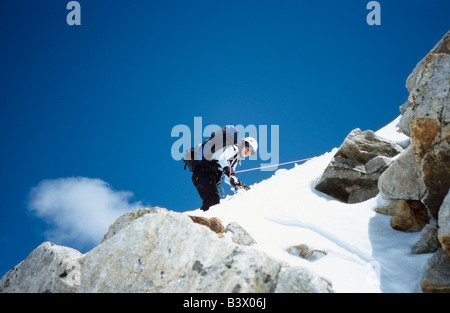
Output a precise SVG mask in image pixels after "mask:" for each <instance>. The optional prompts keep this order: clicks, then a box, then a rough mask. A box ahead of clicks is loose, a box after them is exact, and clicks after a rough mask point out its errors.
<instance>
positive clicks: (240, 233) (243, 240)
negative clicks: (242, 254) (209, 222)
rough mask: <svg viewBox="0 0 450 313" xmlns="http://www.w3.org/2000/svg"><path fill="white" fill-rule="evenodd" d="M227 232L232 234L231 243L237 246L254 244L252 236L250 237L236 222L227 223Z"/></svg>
mask: <svg viewBox="0 0 450 313" xmlns="http://www.w3.org/2000/svg"><path fill="white" fill-rule="evenodd" d="M227 230H228V231H229V232H230V233H232V234H233V236H232V240H233V242H235V243H237V244H239V245H244V246H251V245H253V244H255V243H256V241H255V240H254V239H253V238H252V236H250V234H249V233H248V232H247V231H246V230H245V229H244V228H243V227H242V226H241V225H239V224H238V223H236V222H231V223H229V224H228V225H227Z"/></svg>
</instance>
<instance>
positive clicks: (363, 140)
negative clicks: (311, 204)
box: [315, 129, 403, 203]
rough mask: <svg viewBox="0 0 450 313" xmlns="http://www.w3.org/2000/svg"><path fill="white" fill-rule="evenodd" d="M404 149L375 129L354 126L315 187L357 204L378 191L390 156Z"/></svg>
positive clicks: (339, 198) (344, 200)
mask: <svg viewBox="0 0 450 313" xmlns="http://www.w3.org/2000/svg"><path fill="white" fill-rule="evenodd" d="M402 150H403V148H402V147H400V146H399V145H398V144H396V143H394V142H392V141H389V140H386V139H384V138H381V137H379V136H377V135H376V134H375V133H374V132H373V131H371V130H367V131H364V132H362V131H361V130H360V129H354V130H353V131H352V132H350V134H349V135H348V136H347V137H346V138H345V140H344V142H343V143H342V145H341V146H340V147H339V149H338V151H337V152H336V154H335V156H334V158H333V159H332V160H331V162H330V164H329V165H328V166H327V168H326V169H325V171H324V173H323V174H322V177H321V178H320V180H319V182H318V183H317V184H316V186H315V188H316V189H317V190H319V191H321V192H323V193H325V194H328V195H330V196H332V197H334V198H336V199H338V200H341V201H343V202H346V203H357V202H362V201H365V200H367V199H370V198H372V197H374V196H376V195H377V194H378V178H379V176H380V174H381V173H382V172H383V171H384V170H385V169H386V168H387V167H388V165H389V164H390V160H389V158H391V157H393V156H395V155H397V154H399V153H400V152H401V151H402Z"/></svg>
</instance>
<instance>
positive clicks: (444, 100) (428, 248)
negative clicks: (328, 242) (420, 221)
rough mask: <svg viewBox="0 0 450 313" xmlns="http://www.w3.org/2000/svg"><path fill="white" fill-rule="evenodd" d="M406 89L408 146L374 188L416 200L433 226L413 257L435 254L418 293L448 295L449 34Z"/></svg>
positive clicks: (403, 120) (404, 114)
mask: <svg viewBox="0 0 450 313" xmlns="http://www.w3.org/2000/svg"><path fill="white" fill-rule="evenodd" d="M406 88H407V89H408V91H409V92H410V94H409V97H408V100H407V101H406V102H405V103H404V104H403V105H402V106H401V107H400V112H401V113H402V117H401V119H400V123H399V128H400V129H401V130H402V132H403V133H405V134H406V135H408V136H410V137H411V146H410V148H408V149H407V150H405V151H404V152H403V154H402V155H401V156H400V157H398V158H397V159H396V160H395V161H394V162H393V163H392V165H391V166H390V167H389V168H388V169H387V170H386V171H385V172H384V173H383V174H382V175H381V177H380V179H379V184H378V186H379V189H380V192H381V195H382V196H383V198H385V199H391V200H398V199H408V200H417V201H420V202H421V203H423V204H424V205H425V207H426V209H427V213H428V215H429V216H430V217H432V218H433V219H434V220H436V221H437V227H436V226H432V225H430V226H427V227H426V228H425V229H424V231H423V233H422V237H421V239H420V240H419V242H418V243H417V244H416V245H415V246H414V247H413V252H414V253H427V252H434V251H436V252H435V254H434V255H433V257H432V258H431V260H430V262H429V264H428V269H427V272H426V274H425V276H424V278H423V280H422V283H421V288H422V291H424V292H450V212H449V211H450V208H449V206H450V204H449V202H450V197H449V196H448V193H449V188H450V32H448V33H447V34H446V35H445V36H444V37H443V38H442V39H441V40H440V41H439V42H438V44H437V45H436V46H435V47H434V48H433V49H432V50H431V51H430V53H428V54H427V55H426V56H425V57H424V58H423V59H422V60H421V61H420V62H419V63H418V64H417V66H416V67H415V68H414V70H413V71H412V73H411V74H410V75H409V77H408V79H407V81H406ZM398 201H405V200H398ZM441 247H442V249H441Z"/></svg>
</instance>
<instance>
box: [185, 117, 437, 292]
mask: <svg viewBox="0 0 450 313" xmlns="http://www.w3.org/2000/svg"><path fill="white" fill-rule="evenodd" d="M397 123H398V118H397V119H395V120H394V121H393V122H392V123H390V124H388V125H387V126H386V127H384V128H382V129H380V130H379V131H378V132H376V134H377V135H379V136H382V137H384V138H386V139H389V140H392V141H395V142H402V141H405V140H409V138H408V137H407V136H405V135H403V134H401V133H399V132H398V129H397ZM335 152H336V149H333V151H331V152H328V153H325V154H323V155H322V156H319V157H316V158H314V159H312V160H310V161H308V162H306V163H304V164H301V165H296V166H295V167H294V168H292V169H279V170H278V171H276V172H275V173H274V175H273V176H272V177H271V178H269V179H267V180H265V181H262V182H260V183H257V184H254V185H253V186H251V190H249V191H247V192H239V193H237V194H235V195H233V196H228V197H227V198H226V199H224V200H222V202H221V204H219V205H217V206H214V207H212V208H211V209H210V210H209V211H207V212H202V211H200V210H195V211H191V212H186V214H190V215H199V216H205V217H218V218H219V219H221V220H222V222H223V224H224V225H226V224H228V223H229V222H237V223H239V224H240V225H241V226H243V227H244V228H245V229H246V230H247V231H248V232H249V233H250V235H251V236H252V237H253V238H254V239H255V240H256V242H257V244H256V245H255V246H254V247H255V248H256V249H259V250H261V251H264V252H266V253H268V254H269V255H272V256H274V257H277V258H279V259H282V260H284V261H286V262H288V263H290V264H292V265H301V266H304V267H307V268H309V269H311V270H313V271H315V272H316V273H318V274H319V275H320V276H323V277H325V278H327V279H329V280H330V281H331V282H332V284H333V289H334V291H335V292H420V287H419V284H420V280H421V278H422V277H423V275H424V272H425V265H426V263H427V262H428V260H429V258H430V257H431V254H412V253H411V248H412V247H413V245H414V244H415V243H416V242H417V241H418V239H419V237H420V232H417V233H404V232H399V231H396V230H394V229H392V228H391V226H390V217H389V216H386V215H381V214H378V213H375V212H374V209H375V208H377V207H381V206H384V205H386V204H387V201H386V200H383V199H382V198H381V196H379V195H378V196H377V197H375V198H372V199H369V200H367V201H365V202H362V203H358V204H345V203H342V202H339V201H337V200H335V199H333V198H331V197H329V196H327V195H325V194H322V193H320V192H319V191H317V190H315V189H314V185H315V183H316V182H317V181H318V179H319V178H320V176H321V174H322V173H323V171H324V169H325V168H326V166H327V165H328V163H329V162H330V161H331V159H332V158H333V155H334V154H335ZM299 244H307V245H308V246H309V247H312V248H314V249H318V250H324V251H326V253H327V255H325V256H323V257H321V258H319V259H316V260H306V259H303V258H301V257H297V256H294V255H292V254H290V253H288V252H287V249H288V248H289V247H292V246H295V245H299Z"/></svg>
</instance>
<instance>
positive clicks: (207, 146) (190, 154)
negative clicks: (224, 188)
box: [183, 125, 239, 172]
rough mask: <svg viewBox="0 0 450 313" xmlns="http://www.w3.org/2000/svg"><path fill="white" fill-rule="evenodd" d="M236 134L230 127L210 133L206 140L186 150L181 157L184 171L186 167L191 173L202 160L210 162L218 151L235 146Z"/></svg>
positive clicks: (235, 130) (236, 131)
mask: <svg viewBox="0 0 450 313" xmlns="http://www.w3.org/2000/svg"><path fill="white" fill-rule="evenodd" d="M238 134H239V131H238V130H237V129H236V128H235V127H234V126H230V125H227V126H224V127H222V128H221V129H219V130H217V131H216V132H214V133H212V134H211V137H210V138H209V139H208V140H206V141H204V142H203V143H200V144H198V145H197V146H195V147H193V148H190V149H188V150H186V152H185V153H184V156H183V162H184V169H185V170H186V167H187V168H188V169H189V170H190V171H191V172H193V171H195V168H196V167H197V166H198V165H199V164H200V163H201V162H202V161H203V160H208V161H211V159H212V156H213V154H214V153H215V152H216V151H218V150H219V149H222V148H223V147H227V146H230V145H235V144H237V141H238V140H237V139H238Z"/></svg>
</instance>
